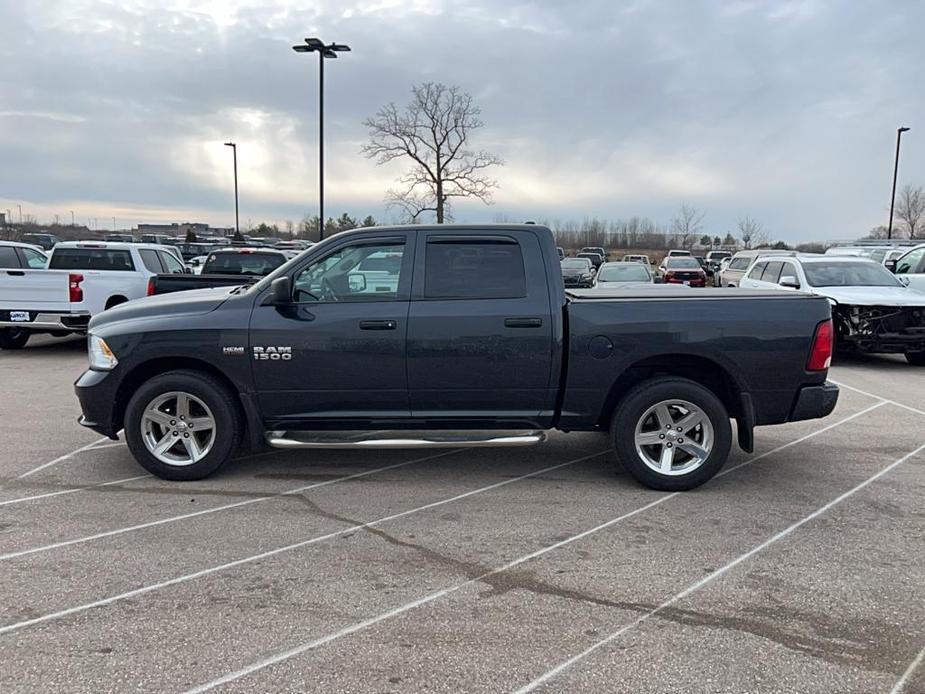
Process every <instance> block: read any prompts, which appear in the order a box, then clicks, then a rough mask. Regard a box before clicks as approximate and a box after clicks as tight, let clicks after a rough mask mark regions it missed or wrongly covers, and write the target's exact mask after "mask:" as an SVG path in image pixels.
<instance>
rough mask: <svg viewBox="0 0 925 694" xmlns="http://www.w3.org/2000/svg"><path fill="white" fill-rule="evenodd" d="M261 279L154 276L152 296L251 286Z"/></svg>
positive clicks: (246, 277)
mask: <svg viewBox="0 0 925 694" xmlns="http://www.w3.org/2000/svg"><path fill="white" fill-rule="evenodd" d="M259 279H261V278H260V277H257V276H255V275H186V274H183V275H155V276H154V277H153V278H152V282H153V283H154V292H153V293H154V294H171V293H173V292H184V291H188V290H190V289H208V288H210V287H238V286H240V285H242V284H253V283H254V282H256V281H257V280H259Z"/></svg>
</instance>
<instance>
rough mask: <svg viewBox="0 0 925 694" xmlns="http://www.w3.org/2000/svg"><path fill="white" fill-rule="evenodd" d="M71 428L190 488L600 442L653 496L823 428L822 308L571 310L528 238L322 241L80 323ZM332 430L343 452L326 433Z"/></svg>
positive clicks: (587, 300) (720, 296)
mask: <svg viewBox="0 0 925 694" xmlns="http://www.w3.org/2000/svg"><path fill="white" fill-rule="evenodd" d="M89 332H90V336H89V352H90V368H89V370H87V371H86V372H85V373H84V374H83V375H82V376H80V378H79V379H78V381H77V383H76V391H77V395H78V397H79V399H80V403H81V406H82V409H83V415H82V416H81V418H80V421H81V423H82V424H84V425H85V426H88V427H90V428H91V429H94V430H95V431H98V432H101V433H103V434H105V435H107V436H110V437H113V438H115V437H116V436H117V434H118V432H119V431H120V430H122V429H124V430H125V438H126V441H127V442H128V445H129V447H130V449H131V451H132V453H133V454H134V456H135V457H136V459H137V460H138V461H139V462H140V463H141V464H142V465H143V466H144V467H145V468H146V469H147V470H149V471H151V472H152V473H154V474H156V475H158V476H160V477H164V478H168V479H177V480H192V479H199V478H202V477H205V476H206V475H209V474H210V473H212V472H214V471H216V470H217V469H218V468H219V467H221V466H222V464H224V463H225V462H226V461H227V460H228V459H229V458H230V457H231V456H232V454H233V453H234V452H235V450H236V449H237V448H238V447H239V446H240V445H241V444H242V443H246V444H248V445H249V446H252V447H256V446H262V445H266V444H269V445H270V446H275V447H279V448H330V447H334V448H343V447H399V446H406V447H428V446H451V447H458V446H484V445H524V444H530V443H537V442H539V441H541V440H543V438H544V436H545V432H546V431H547V430H550V429H559V430H562V431H600V432H605V433H607V434H608V435H609V437H610V440H611V441H612V444H613V448H614V451H615V454H616V458H617V460H618V461H619V462H620V463H621V464H622V465H623V466H624V467H625V468H626V469H627V470H628V471H629V472H630V473H631V474H632V475H633V476H634V477H636V478H637V479H638V480H639V481H640V482H642V483H643V484H646V485H648V486H650V487H654V488H657V489H668V490H679V489H690V488H692V487H695V486H697V485H699V484H702V483H703V482H705V481H707V480H708V479H710V478H711V477H712V476H713V475H714V474H716V472H717V471H718V470H719V469H720V468H721V467H722V466H723V464H724V463H725V461H726V458H727V456H728V454H729V450H730V446H731V444H732V438H733V437H732V421H731V420H734V421H735V425H736V427H737V432H738V444H739V445H740V446H741V447H742V448H744V449H745V450H751V449H752V440H753V439H752V431H753V429H754V427H755V426H756V425H764V424H779V423H782V422H790V421H795V420H801V419H810V418H815V417H824V416H826V415H828V414H829V413H830V412H831V411H832V409H833V408H834V407H835V403H836V400H837V398H838V389H837V388H836V387H835V386H834V385H831V384H829V383H827V382H826V374H827V371H828V366H829V360H830V357H831V353H832V323H831V318H830V311H829V303H828V301H826V300H825V299H823V298H815V297H810V296H805V295H801V294H798V293H791V292H759V291H748V290H741V291H738V290H737V291H734V292H730V291H729V290H726V289H719V290H715V291H714V290H711V289H706V290H702V291H697V292H665V291H655V290H646V289H640V290H624V291H618V292H614V293H605V292H593V293H591V292H588V293H585V292H581V291H577V292H571V293H567V292H566V291H565V289H564V287H563V283H562V277H561V273H560V269H559V258H558V256H557V253H556V246H555V242H554V240H553V235H552V233H551V232H550V231H549V230H548V229H546V228H544V227H540V226H534V225H499V226H464V225H462V226H433V227H428V226H414V227H378V228H372V229H358V230H353V231H349V232H344V233H341V234H337V235H335V236H332V237H330V238H328V239H326V240H325V241H324V242H322V243H319V244H318V245H316V246H314V247H313V248H312V249H311V250H310V251H308V252H307V253H304V254H302V255H301V256H299V257H297V258H295V259H293V260H291V261H289V262H288V263H286V264H285V265H283V266H282V267H280V268H279V269H277V270H276V271H275V272H274V273H272V274H271V275H269V276H267V277H265V278H263V279H262V280H260V281H259V282H257V283H256V284H253V285H250V286H242V287H237V288H234V289H229V288H227V287H225V288H221V287H220V288H214V289H206V290H200V291H189V292H181V293H177V294H171V295H167V296H154V297H149V298H146V299H141V300H139V301H132V302H129V303H127V304H125V305H124V306H118V307H116V308H113V309H111V310H109V311H106V312H105V313H101V314H99V315H98V316H95V317H94V318H93V320H92V321H91V323H90V326H89ZM344 432H350V435H349V436H348V435H344Z"/></svg>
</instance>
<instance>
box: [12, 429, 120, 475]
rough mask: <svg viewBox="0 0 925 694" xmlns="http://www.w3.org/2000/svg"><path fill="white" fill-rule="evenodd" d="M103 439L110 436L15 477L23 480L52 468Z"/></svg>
mask: <svg viewBox="0 0 925 694" xmlns="http://www.w3.org/2000/svg"><path fill="white" fill-rule="evenodd" d="M103 441H109V437H108V436H104V437H103V438H101V439H97V440H96V441H94V442H93V443H88V444H87V445H86V446H81V447H80V448H78V449H77V450H74V451H71V452H70V453H65V454H64V455H61V456H58V457H57V458H55V459H54V460H52V461H50V462H47V463H43V464H42V465H39V466H38V467H34V468H32V469H31V470H29V471H27V472H24V473H22V474H21V475H18V476H17V477H16V478H15V479H18V480H21V479H24V478H26V477H29V476H31V475H34V474H35V473H36V472H40V471H42V470H44V469H46V468H50V467H51V466H53V465H57V464H58V463H63V462H64V461H65V460H69V459H70V458H73V457H74V456H75V455H77V454H78V453H83V452H84V451H88V450H90V449H91V448H93V447H95V446H96V445H97V444H99V443H103Z"/></svg>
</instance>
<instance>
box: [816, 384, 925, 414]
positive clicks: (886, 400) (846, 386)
mask: <svg viewBox="0 0 925 694" xmlns="http://www.w3.org/2000/svg"><path fill="white" fill-rule="evenodd" d="M829 381H830V382H832V383H834V384H835V385H837V386H838V387H839V388H847V389H848V390H853V391H854V392H855V393H860V394H861V395H866V396H867V397H869V398H876V399H877V400H883V401H884V402H888V403H890V404H891V405H896V407H901V408H902V409H904V410H908V411H909V412H915V413H916V414H921V415H925V410H919V409H917V408H915V407H912V406H911V405H906V404H905V403H901V402H896V401H895V400H890V399H889V398H885V397H883V396H882V395H877V394H876V393H869V392H868V391H866V390H861V389H860V388H855V387H854V386H849V385H848V384H847V383H842V382H841V381H833V380H832V379H829Z"/></svg>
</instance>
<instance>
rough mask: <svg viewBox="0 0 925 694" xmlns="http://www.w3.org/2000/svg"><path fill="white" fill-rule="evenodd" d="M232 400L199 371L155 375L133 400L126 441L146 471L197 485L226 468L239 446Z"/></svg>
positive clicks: (237, 420)
mask: <svg viewBox="0 0 925 694" xmlns="http://www.w3.org/2000/svg"><path fill="white" fill-rule="evenodd" d="M241 429H242V426H241V415H240V411H239V409H238V405H237V402H236V401H235V398H234V395H233V394H232V393H231V392H230V391H229V389H228V388H227V387H226V386H225V385H224V384H223V383H222V382H221V381H219V380H218V379H216V378H214V377H212V376H210V375H208V374H204V373H200V372H197V371H173V372H170V373H166V374H161V375H160V376H155V377H154V378H152V379H151V380H149V381H148V382H146V383H145V384H144V385H142V386H141V387H140V388H139V389H138V391H137V392H136V393H135V395H134V396H132V399H131V400H130V401H129V404H128V407H127V408H126V411H125V440H126V443H128V447H129V449H130V450H131V451H132V455H134V456H135V459H136V460H137V461H138V462H139V463H141V465H142V467H144V468H145V469H146V470H147V471H148V472H151V473H152V474H154V475H157V476H158V477H160V478H162V479H168V480H198V479H202V478H203V477H207V476H208V475H211V474H212V473H213V472H215V471H216V470H218V469H219V468H220V467H221V466H222V465H224V464H225V463H226V462H227V461H228V460H229V459H230V458H231V456H232V454H233V453H234V452H235V450H236V449H237V447H238V444H239V443H240V441H241Z"/></svg>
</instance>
